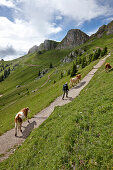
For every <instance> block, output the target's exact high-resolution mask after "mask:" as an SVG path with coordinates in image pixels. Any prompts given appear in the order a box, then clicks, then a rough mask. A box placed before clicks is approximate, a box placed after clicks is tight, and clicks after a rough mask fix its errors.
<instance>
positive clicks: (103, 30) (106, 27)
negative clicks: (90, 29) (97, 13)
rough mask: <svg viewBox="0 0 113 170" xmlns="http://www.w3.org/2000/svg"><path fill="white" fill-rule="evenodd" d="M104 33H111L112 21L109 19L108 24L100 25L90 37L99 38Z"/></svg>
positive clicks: (112, 31) (112, 28) (112, 30)
mask: <svg viewBox="0 0 113 170" xmlns="http://www.w3.org/2000/svg"><path fill="white" fill-rule="evenodd" d="M104 34H106V35H109V34H113V21H111V22H110V23H109V24H108V25H103V26H101V27H100V28H99V29H98V31H97V32H96V33H95V34H93V35H91V37H90V38H93V37H97V38H100V37H102V36H103V35H104Z"/></svg>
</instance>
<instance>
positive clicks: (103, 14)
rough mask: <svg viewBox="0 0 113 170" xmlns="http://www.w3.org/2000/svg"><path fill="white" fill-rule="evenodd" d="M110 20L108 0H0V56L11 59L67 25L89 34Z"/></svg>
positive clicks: (111, 3) (112, 12)
mask: <svg viewBox="0 0 113 170" xmlns="http://www.w3.org/2000/svg"><path fill="white" fill-rule="evenodd" d="M112 20H113V1H112V0H107V1H106V0H0V59H4V60H12V59H15V58H18V57H20V56H22V55H24V54H27V52H28V50H29V48H31V47H32V46H34V45H40V43H42V42H44V40H45V39H52V40H56V41H61V40H62V39H63V38H64V36H65V35H66V34H67V32H68V31H69V30H70V29H80V30H82V31H83V32H85V33H87V34H88V35H91V34H93V33H95V32H96V31H97V30H98V28H99V27H100V26H102V25H104V24H108V23H109V22H110V21H112Z"/></svg>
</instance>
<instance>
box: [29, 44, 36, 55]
mask: <svg viewBox="0 0 113 170" xmlns="http://www.w3.org/2000/svg"><path fill="white" fill-rule="evenodd" d="M37 50H38V46H37V45H34V46H33V47H32V48H30V49H29V51H28V54H30V53H34V52H36V51H37Z"/></svg>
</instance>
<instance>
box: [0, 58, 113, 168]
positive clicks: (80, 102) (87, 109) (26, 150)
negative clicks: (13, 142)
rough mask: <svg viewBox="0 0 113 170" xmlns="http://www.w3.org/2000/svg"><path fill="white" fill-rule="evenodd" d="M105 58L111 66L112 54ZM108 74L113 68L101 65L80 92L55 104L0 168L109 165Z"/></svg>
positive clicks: (112, 98)
mask: <svg viewBox="0 0 113 170" xmlns="http://www.w3.org/2000/svg"><path fill="white" fill-rule="evenodd" d="M107 62H110V63H111V65H112V66H113V55H111V57H109V59H108V60H107ZM85 69H86V68H85ZM112 77H113V70H111V71H110V72H108V73H106V72H105V71H104V66H102V67H101V68H100V69H99V70H98V71H97V72H96V73H95V75H94V77H93V78H92V80H91V81H90V83H89V84H88V85H87V86H86V87H85V88H84V89H83V90H82V92H81V93H80V95H79V96H78V97H77V98H75V99H74V100H73V101H72V102H71V103H69V104H67V105H65V106H62V107H56V108H55V110H54V112H53V113H52V114H51V116H50V117H49V118H48V119H47V120H46V121H45V122H44V123H43V124H42V125H41V126H40V127H39V128H38V129H35V130H33V132H32V133H31V134H30V136H29V137H28V138H27V139H26V141H25V142H24V144H23V145H22V146H20V147H18V149H17V150H16V151H15V153H14V154H13V155H11V156H10V157H9V158H8V159H7V160H5V161H4V162H2V163H1V164H0V169H1V170H2V169H11V170H12V169H17V170H20V169H41V170H42V169H48V170H51V169H52V170H53V169H94V170H95V169H97V170H98V169H102V170H104V169H112V163H113V159H112V158H113V151H112V147H113V140H112V137H113V131H112V125H113V121H112V116H113V86H112V82H113V81H112Z"/></svg>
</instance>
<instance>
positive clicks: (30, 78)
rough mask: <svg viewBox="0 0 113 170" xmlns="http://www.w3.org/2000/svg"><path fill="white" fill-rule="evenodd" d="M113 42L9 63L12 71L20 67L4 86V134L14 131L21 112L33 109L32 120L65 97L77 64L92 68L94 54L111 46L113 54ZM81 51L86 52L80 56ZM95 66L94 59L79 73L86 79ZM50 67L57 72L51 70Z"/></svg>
mask: <svg viewBox="0 0 113 170" xmlns="http://www.w3.org/2000/svg"><path fill="white" fill-rule="evenodd" d="M112 38H113V35H109V36H104V37H103V38H101V39H95V40H93V41H92V40H91V41H88V42H86V43H85V44H83V45H81V46H80V47H77V48H75V49H73V50H72V51H71V50H51V51H47V52H43V53H41V54H39V53H33V54H28V55H26V56H23V57H21V58H19V59H16V60H13V61H11V62H8V63H9V64H10V65H11V67H13V66H14V65H16V67H14V69H13V70H12V71H11V73H10V75H9V76H8V77H7V78H6V79H5V80H4V81H2V82H1V83H0V95H2V96H1V97H0V116H1V119H0V124H1V128H0V134H3V133H4V132H6V131H7V130H9V129H11V128H12V127H14V122H13V121H12V120H13V119H14V115H15V114H16V113H17V112H18V111H19V110H20V108H23V107H27V106H29V107H30V109H31V113H30V117H32V116H33V115H35V114H36V113H37V112H39V111H40V110H42V109H43V108H45V107H46V106H48V105H49V104H50V103H51V102H52V101H53V100H54V99H55V98H56V97H58V96H59V95H61V94H62V85H63V84H64V83H65V82H66V81H67V82H69V80H70V72H71V70H72V67H73V62H75V63H76V62H77V63H81V61H82V60H83V61H84V58H85V59H87V61H86V63H85V65H89V64H90V62H91V60H92V61H93V59H94V58H93V54H94V53H96V50H98V48H97V47H101V48H104V47H105V46H106V45H107V47H108V51H111V50H112ZM80 49H81V50H80ZM77 51H78V57H76V56H73V55H72V52H77ZM79 51H84V52H83V54H82V53H81V54H79ZM70 52H71V53H70ZM65 58H68V59H69V62H62V61H63V59H65ZM65 60H67V59H65ZM95 62H97V61H96V60H95V59H94V61H93V62H92V64H91V65H89V66H88V69H85V70H86V71H85V72H83V71H82V70H83V69H82V68H83V67H84V66H83V64H78V65H79V69H78V72H79V73H82V77H84V76H85V75H86V74H87V73H88V72H89V71H90V70H91V69H92V65H94V64H95ZM50 63H52V65H53V68H50ZM39 71H40V72H41V75H40V76H41V77H40V76H39ZM2 72H3V71H2ZM62 75H63V76H62ZM8 115H10V116H8Z"/></svg>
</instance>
